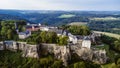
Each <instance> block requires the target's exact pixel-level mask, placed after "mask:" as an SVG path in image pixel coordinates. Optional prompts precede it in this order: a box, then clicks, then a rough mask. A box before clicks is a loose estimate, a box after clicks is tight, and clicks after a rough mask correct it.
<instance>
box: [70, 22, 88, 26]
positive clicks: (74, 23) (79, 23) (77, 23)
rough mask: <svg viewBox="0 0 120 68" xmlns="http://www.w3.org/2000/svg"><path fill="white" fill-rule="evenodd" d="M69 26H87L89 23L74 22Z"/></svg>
mask: <svg viewBox="0 0 120 68" xmlns="http://www.w3.org/2000/svg"><path fill="white" fill-rule="evenodd" d="M68 25H78V26H79V25H87V22H72V23H70V24H68Z"/></svg>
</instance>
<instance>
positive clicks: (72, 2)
mask: <svg viewBox="0 0 120 68" xmlns="http://www.w3.org/2000/svg"><path fill="white" fill-rule="evenodd" d="M119 3H120V0H2V1H1V2H0V9H30V10H32V9H34V10H120V8H119V7H118V6H120V5H119Z"/></svg>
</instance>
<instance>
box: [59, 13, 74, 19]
mask: <svg viewBox="0 0 120 68" xmlns="http://www.w3.org/2000/svg"><path fill="white" fill-rule="evenodd" d="M74 16H75V15H73V14H63V15H61V16H59V17H58V18H71V17H74Z"/></svg>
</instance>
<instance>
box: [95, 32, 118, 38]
mask: <svg viewBox="0 0 120 68" xmlns="http://www.w3.org/2000/svg"><path fill="white" fill-rule="evenodd" d="M94 32H95V33H101V34H105V35H107V36H110V37H114V38H117V39H119V38H120V35H119V34H114V33H109V32H101V31H94Z"/></svg>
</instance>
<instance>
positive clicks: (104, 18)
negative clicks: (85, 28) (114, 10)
mask: <svg viewBox="0 0 120 68" xmlns="http://www.w3.org/2000/svg"><path fill="white" fill-rule="evenodd" d="M90 20H95V21H116V20H120V18H115V17H103V18H91V19H90Z"/></svg>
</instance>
